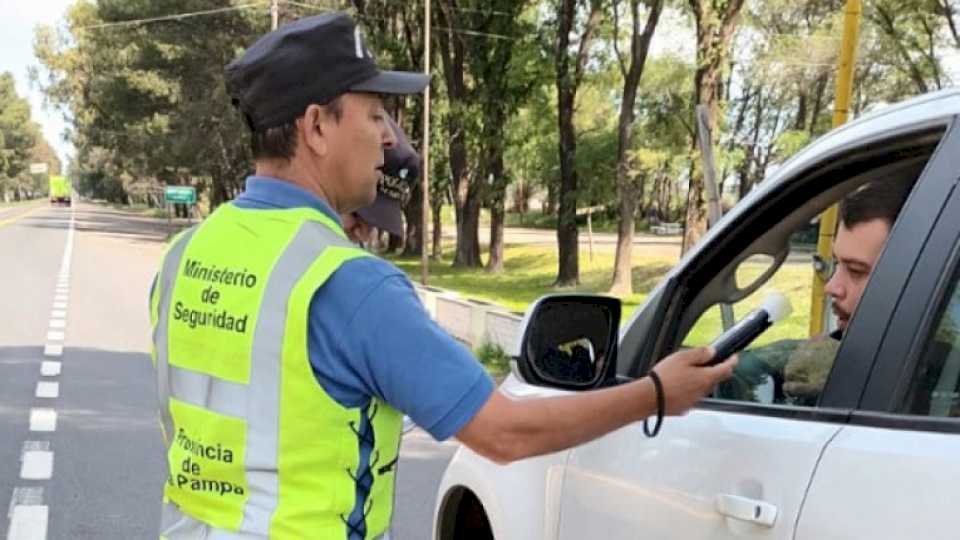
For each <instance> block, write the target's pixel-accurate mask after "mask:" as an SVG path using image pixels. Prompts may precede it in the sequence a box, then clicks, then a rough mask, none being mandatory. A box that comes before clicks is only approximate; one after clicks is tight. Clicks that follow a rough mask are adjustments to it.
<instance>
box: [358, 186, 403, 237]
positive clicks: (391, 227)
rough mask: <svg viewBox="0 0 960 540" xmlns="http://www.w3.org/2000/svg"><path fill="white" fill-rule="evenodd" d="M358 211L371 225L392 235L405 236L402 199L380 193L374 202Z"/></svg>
mask: <svg viewBox="0 0 960 540" xmlns="http://www.w3.org/2000/svg"><path fill="white" fill-rule="evenodd" d="M357 213H358V214H360V217H361V218H363V220H364V221H366V222H367V223H369V224H370V225H372V226H374V227H376V228H378V229H380V230H382V231H387V232H389V233H390V234H392V235H395V236H403V209H401V208H400V201H398V200H396V199H393V198H391V197H387V196H386V195H383V194H381V193H378V194H377V198H376V200H375V201H373V204H371V205H370V206H368V207H366V208H361V209H360V210H357Z"/></svg>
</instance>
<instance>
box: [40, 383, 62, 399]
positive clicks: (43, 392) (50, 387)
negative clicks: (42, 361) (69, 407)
mask: <svg viewBox="0 0 960 540" xmlns="http://www.w3.org/2000/svg"><path fill="white" fill-rule="evenodd" d="M59 395H60V383H58V382H49V381H40V382H38V383H37V397H38V398H45V399H53V398H56V397H58V396H59Z"/></svg>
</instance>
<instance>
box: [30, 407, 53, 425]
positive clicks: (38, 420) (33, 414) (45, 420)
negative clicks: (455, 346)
mask: <svg viewBox="0 0 960 540" xmlns="http://www.w3.org/2000/svg"><path fill="white" fill-rule="evenodd" d="M56 430H57V411H55V410H53V409H45V408H42V407H37V408H33V409H30V431H56Z"/></svg>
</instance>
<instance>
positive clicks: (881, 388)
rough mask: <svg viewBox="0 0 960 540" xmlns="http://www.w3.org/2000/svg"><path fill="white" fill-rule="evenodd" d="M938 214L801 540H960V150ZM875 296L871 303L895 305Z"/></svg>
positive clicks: (826, 468)
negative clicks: (958, 493) (959, 510)
mask: <svg viewBox="0 0 960 540" xmlns="http://www.w3.org/2000/svg"><path fill="white" fill-rule="evenodd" d="M951 160H952V166H951V167H949V168H948V169H947V174H945V175H944V176H943V177H942V178H941V180H942V181H941V183H940V184H939V185H937V186H935V187H936V188H937V189H936V190H931V191H932V192H931V198H930V200H929V201H928V203H927V204H928V205H929V206H928V207H929V208H930V210H931V211H933V210H935V209H936V208H937V207H938V206H939V205H938V204H937V203H936V200H935V198H934V197H938V196H939V197H940V200H943V199H949V202H948V204H947V205H946V207H944V208H943V210H942V212H940V217H939V222H938V225H937V228H936V229H935V231H934V232H933V234H932V235H930V237H929V240H928V241H927V243H926V245H925V246H924V248H923V252H922V254H921V255H920V257H919V260H918V263H917V264H916V266H915V269H914V271H913V273H912V275H911V277H910V281H909V283H908V284H907V286H906V288H905V289H904V290H903V295H902V297H901V298H900V300H899V302H898V303H897V305H896V314H897V316H896V317H895V318H894V319H893V320H892V321H891V324H890V326H889V328H888V329H887V330H886V332H885V336H884V339H883V341H882V343H881V344H880V348H879V351H878V354H877V361H876V366H875V367H874V371H873V374H872V376H871V377H870V382H869V384H868V385H867V387H866V391H865V393H864V398H863V401H862V403H861V404H860V407H859V410H858V411H856V412H855V413H853V414H852V415H851V419H850V421H849V425H847V426H845V427H844V428H843V430H842V431H841V432H840V433H839V434H838V435H837V436H836V437H835V438H834V439H833V440H832V441H831V442H830V444H829V445H828V446H827V449H826V451H825V452H824V454H823V457H822V459H821V463H820V466H819V467H818V468H817V471H816V474H815V476H814V479H813V482H812V484H811V486H810V492H809V494H808V496H807V500H806V503H805V504H804V507H803V509H802V512H801V516H800V520H799V522H798V526H797V536H796V538H797V539H798V540H808V539H809V540H813V539H816V540H829V539H840V538H844V539H860V538H872V539H875V540H887V539H890V540H892V539H900V538H954V537H956V536H957V530H958V527H960V516H958V514H957V509H956V500H955V499H956V497H955V495H956V489H957V485H960V393H958V392H960V285H958V283H960V194H958V193H957V176H958V175H960V146H955V147H953V156H951ZM884 292H888V291H871V293H875V294H874V297H873V298H870V299H868V298H865V299H864V301H869V302H872V303H874V304H877V303H891V302H894V301H895V300H894V299H892V298H889V297H888V296H887V295H885V294H883V293H884Z"/></svg>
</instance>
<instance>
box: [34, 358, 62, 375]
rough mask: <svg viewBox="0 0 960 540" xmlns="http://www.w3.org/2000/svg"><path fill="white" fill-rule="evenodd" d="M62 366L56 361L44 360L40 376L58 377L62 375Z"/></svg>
mask: <svg viewBox="0 0 960 540" xmlns="http://www.w3.org/2000/svg"><path fill="white" fill-rule="evenodd" d="M62 365H63V364H61V363H60V362H57V361H55V360H44V361H43V363H42V364H40V375H43V376H44V377H56V376H57V375H60V369H61V367H62Z"/></svg>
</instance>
